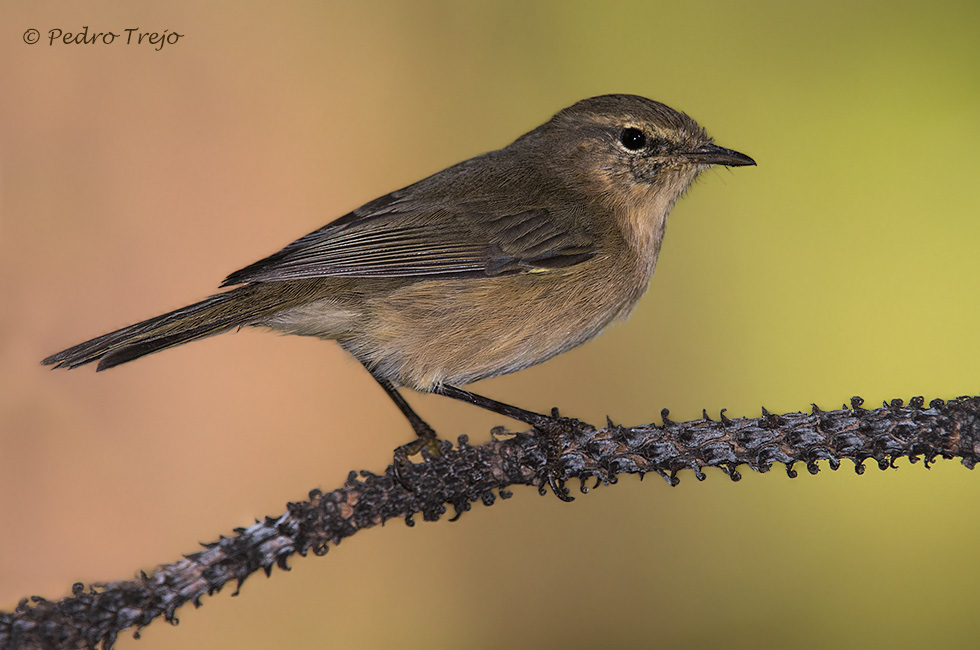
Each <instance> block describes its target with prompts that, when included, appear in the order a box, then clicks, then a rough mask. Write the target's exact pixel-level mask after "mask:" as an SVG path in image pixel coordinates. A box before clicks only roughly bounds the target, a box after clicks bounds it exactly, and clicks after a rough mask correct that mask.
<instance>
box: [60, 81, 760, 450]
mask: <svg viewBox="0 0 980 650" xmlns="http://www.w3.org/2000/svg"><path fill="white" fill-rule="evenodd" d="M754 164H755V162H754V161H753V160H752V159H751V158H749V157H748V156H745V155H743V154H741V153H738V152H736V151H732V150H731V149H725V148H722V147H719V146H717V145H715V144H713V143H712V140H711V138H709V137H708V135H707V134H706V133H705V131H704V129H702V128H701V127H700V126H698V124H697V123H696V122H695V121H694V120H692V119H691V118H690V117H688V116H687V115H685V114H683V113H678V112H677V111H674V110H672V109H670V108H668V107H667V106H665V105H663V104H661V103H658V102H655V101H652V100H649V99H645V98H643V97H637V96H633V95H605V96H601V97H593V98H591V99H585V100H582V101H580V102H578V103H577V104H575V105H573V106H571V107H569V108H566V109H565V110H563V111H561V112H559V113H557V114H556V115H555V116H554V117H552V118H551V119H550V120H548V121H547V122H545V123H544V124H542V125H541V126H539V127H538V128H536V129H534V130H533V131H531V132H530V133H527V134H525V135H523V136H521V137H520V138H518V139H517V140H515V141H514V142H513V143H511V144H510V145H509V146H507V147H504V148H503V149H500V150H498V151H491V152H490V153H485V154H483V155H481V156H477V157H475V158H471V159H470V160H467V161H464V162H461V163H459V164H457V165H453V166H452V167H449V168H448V169H444V170H443V171H441V172H438V173H437V174H434V175H432V176H430V177H428V178H426V179H424V180H421V181H419V182H417V183H415V184H414V185H410V186H408V187H406V188H404V189H401V190H397V191H394V192H392V193H391V194H388V195H386V196H383V197H381V198H379V199H376V200H374V201H371V202H370V203H367V204H365V205H363V206H361V207H360V208H358V209H356V210H354V211H353V212H351V213H350V214H347V215H345V216H343V217H341V218H339V219H337V220H335V221H333V222H331V223H329V224H327V225H326V226H324V227H323V228H321V229H319V230H317V231H315V232H312V233H310V234H308V235H306V236H305V237H303V238H301V239H298V240H296V241H295V242H293V243H292V244H290V245H288V246H286V247H285V248H284V249H282V250H281V251H279V252H278V253H275V254H274V255H271V256H269V257H267V258H265V259H263V260H260V261H258V262H256V263H254V264H252V265H250V266H247V267H245V268H244V269H242V270H240V271H236V272H235V273H232V274H231V275H230V276H228V278H227V279H225V281H224V283H223V284H222V286H223V287H227V286H233V285H238V286H237V287H236V288H234V289H231V290H229V291H226V292H224V293H219V294H216V295H214V296H211V297H210V298H207V299H205V300H202V301H201V302H198V303H195V304H193V305H190V306H188V307H184V308H183V309H178V310H176V311H172V312H170V313H168V314H164V315H162V316H157V317H156V318H151V319H149V320H146V321H143V322H142V323H137V324H136V325H131V326H129V327H125V328H123V329H120V330H117V331H115V332H111V333H109V334H105V335H103V336H100V337H98V338H95V339H92V340H91V341H87V342H85V343H81V344H79V345H76V346H74V347H71V348H68V349H67V350H64V351H63V352H59V353H57V354H54V355H52V356H50V357H48V358H47V359H45V360H44V361H43V363H45V364H49V365H54V366H56V367H65V368H75V367H76V366H81V365H85V364H87V363H91V362H93V361H98V362H99V365H98V370H106V369H108V368H112V367H113V366H117V365H119V364H121V363H126V362H128V361H132V360H133V359H137V358H139V357H142V356H144V355H147V354H150V353H151V352H157V351H159V350H164V349H166V348H170V347H173V346H175V345H180V344H182V343H187V342H188V341H193V340H196V339H200V338H204V337H206V336H211V335H212V334H219V333H221V332H227V331H230V330H234V329H238V328H240V327H243V326H246V325H251V326H261V327H268V328H271V329H274V330H278V331H281V332H286V333H289V334H299V335H302V336H316V337H319V338H323V339H335V340H336V341H338V342H339V343H340V345H341V346H343V348H344V349H345V350H347V351H348V352H349V353H350V354H352V355H353V356H354V357H355V358H356V359H357V360H358V361H360V362H361V363H362V364H363V365H364V367H365V368H367V370H368V372H370V373H371V375H372V376H373V377H374V378H375V379H376V380H377V381H378V383H380V384H381V386H382V387H383V388H384V389H385V391H386V392H387V393H388V395H389V396H390V397H391V398H392V399H393V400H394V401H395V403H396V404H397V405H398V407H399V408H400V409H401V411H402V412H403V413H404V414H405V416H406V417H407V418H408V420H409V422H411V424H412V426H413V428H414V429H415V432H416V433H417V434H418V436H419V439H418V441H417V442H416V443H413V445H406V446H405V448H409V447H411V451H414V450H416V449H418V448H419V447H420V446H422V445H423V444H431V441H432V440H433V439H434V437H435V434H434V433H433V431H432V429H431V428H429V426H428V425H427V424H426V423H425V422H424V421H423V420H422V419H421V418H420V417H419V416H418V415H416V414H415V412H414V411H413V410H412V409H411V407H410V406H409V405H408V403H407V402H406V401H405V400H404V398H403V397H402V396H401V395H400V394H399V393H398V392H397V390H396V387H400V386H404V387H408V388H411V389H414V390H416V391H420V392H435V393H439V394H442V395H446V396H449V397H454V398H456V399H462V400H465V401H468V402H470V403H473V404H477V405H479V406H482V407H484V408H489V409H491V410H494V411H497V412H499V413H502V414H504V415H507V416H510V417H515V418H517V419H520V420H523V421H525V422H527V423H529V424H532V425H534V426H536V427H538V428H547V426H548V424H549V422H552V420H551V418H548V417H547V416H544V415H540V414H537V413H532V412H530V411H524V410H523V409H519V408H516V407H512V406H509V405H506V404H502V403H500V402H495V401H493V400H490V399H487V398H484V397H481V396H479V395H475V394H473V393H470V392H468V391H464V390H462V389H460V388H458V386H460V385H462V384H468V383H470V382H474V381H477V380H479V379H486V378H488V377H496V376H497V375H503V374H506V373H509V372H514V371H517V370H521V369H523V368H527V367H528V366H531V365H534V364H536V363H541V362H542V361H546V360H548V359H550V358H552V357H554V356H555V355H557V354H561V353H562V352H565V351H567V350H570V349H571V348H574V347H575V346H577V345H581V344H582V343H585V342H586V341H588V340H590V339H592V338H594V337H595V336H597V335H598V334H599V333H600V332H602V330H603V329H604V328H605V327H606V326H607V325H609V324H610V323H611V322H613V321H615V320H620V319H624V318H626V317H627V316H629V314H630V312H632V311H633V308H634V307H635V306H636V303H637V301H638V300H639V299H640V297H641V296H642V295H643V293H644V292H645V291H646V289H647V285H648V284H649V282H650V277H651V276H652V275H653V270H654V266H655V265H656V262H657V255H658V253H659V252H660V244H661V241H662V240H663V237H664V227H665V224H666V221H667V214H668V213H669V212H670V209H671V207H673V205H674V202H675V201H676V200H677V199H678V198H679V197H680V196H681V194H683V193H684V191H685V190H686V189H687V187H688V186H689V185H690V184H691V182H692V181H693V180H694V179H695V178H696V177H697V175H698V174H699V173H700V172H702V171H704V170H705V169H707V168H708V167H710V166H711V165H727V166H740V165H754Z"/></svg>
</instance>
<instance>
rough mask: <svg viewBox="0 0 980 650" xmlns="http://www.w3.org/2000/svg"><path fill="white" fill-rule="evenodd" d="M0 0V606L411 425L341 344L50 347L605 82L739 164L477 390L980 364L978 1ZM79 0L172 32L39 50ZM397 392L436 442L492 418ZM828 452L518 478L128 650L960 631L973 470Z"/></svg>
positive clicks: (960, 368) (266, 249)
mask: <svg viewBox="0 0 980 650" xmlns="http://www.w3.org/2000/svg"><path fill="white" fill-rule="evenodd" d="M6 5H7V6H5V7H4V15H5V18H4V21H3V22H4V29H3V30H2V32H0V87H2V88H3V93H2V97H0V147H2V150H0V153H2V161H0V162H2V174H3V195H2V210H3V212H2V221H0V291H2V293H0V296H2V298H3V308H2V309H0V519H2V520H3V521H4V522H5V523H4V525H3V526H0V608H2V609H5V610H9V609H10V608H12V607H13V606H14V605H15V604H16V602H17V600H18V599H20V598H21V597H23V596H27V595H30V594H34V593H37V594H41V595H43V596H46V597H49V598H57V597H61V596H64V595H65V594H67V593H68V591H69V587H70V585H71V583H72V582H74V581H76V580H79V581H84V582H86V583H88V582H93V581H102V580H117V579H126V578H128V577H131V576H132V575H133V574H134V573H135V572H136V571H137V570H139V569H141V568H142V569H146V570H149V569H151V568H152V567H153V566H154V565H155V564H157V563H161V562H171V561H175V560H177V559H179V558H180V556H181V554H182V553H187V552H191V551H193V550H195V548H196V543H197V542H198V541H199V540H200V541H207V540H212V539H215V538H216V537H217V536H218V534H220V533H229V532H230V531H231V529H232V528H233V527H235V526H240V525H247V524H249V523H250V522H251V521H252V520H253V518H254V517H256V516H263V515H266V514H278V513H280V512H282V511H283V510H284V506H285V503H286V502H287V501H294V500H300V499H302V498H304V496H305V495H306V493H307V492H308V491H309V490H310V489H311V488H314V487H321V488H324V489H330V488H333V487H335V486H338V485H340V484H341V483H342V482H343V480H344V477H345V476H346V474H347V472H348V471H349V470H351V469H360V468H364V469H370V470H374V471H380V470H382V469H383V468H384V466H385V465H386V464H387V462H388V461H389V459H390V453H391V449H392V448H393V447H395V446H396V445H398V444H401V443H403V442H405V441H407V440H408V437H409V435H410V434H409V430H408V428H407V427H406V425H405V424H404V422H403V421H402V420H401V419H400V416H399V414H398V412H397V411H396V410H395V408H394V407H393V406H392V405H391V404H390V403H389V402H388V401H387V399H386V398H385V396H384V395H383V393H381V391H380V389H378V388H377V386H376V385H375V384H374V382H373V381H372V380H371V378H370V377H369V376H368V375H367V374H366V373H365V372H364V371H363V370H362V369H361V368H360V367H359V366H358V365H357V364H356V363H354V362H352V361H351V360H349V359H348V358H346V357H345V356H344V354H343V353H342V351H340V350H339V348H338V347H337V346H336V345H335V344H332V343H323V342H319V341H314V340H304V339H300V338H297V337H286V338H282V337H276V336H270V335H269V334H267V333H262V332H258V331H248V332H242V333H240V334H237V335H235V336H223V337H218V338H215V339H211V340H209V341H207V342H202V343H195V344H193V345H189V346H185V347H182V348H179V349H176V350H173V351H170V352H168V353H166V354H162V355H157V356H154V357H151V358H148V359H146V360H143V361H141V362H139V363H136V364H133V365H131V366H126V367H124V368H119V369H117V370H114V371H112V372H108V373H101V374H99V375H96V374H95V373H93V372H91V371H89V370H88V369H84V370H79V371H76V372H73V373H52V372H49V371H48V370H47V369H43V368H41V367H40V366H39V365H38V363H37V362H38V360H39V359H41V358H42V357H44V356H46V355H48V354H50V353H52V352H55V351H57V350H59V349H61V348H63V347H65V346H67V345H70V344H73V343H76V342H79V341H80V340H83V339H85V338H89V337H91V336H95V335H98V334H101V333H103V332H105V331H108V330H109V329H112V328H115V327H118V326H122V325H126V324H128V323H130V322H133V321H135V320H139V319H142V318H145V317H148V316H151V315H155V314H157V313H160V312H163V311H165V310H169V309H173V308H176V307H179V306H181V305H183V304H186V303H188V302H191V301H194V300H197V299H199V298H201V297H203V296H205V295H208V294H209V293H210V292H212V291H213V290H214V289H215V288H216V286H217V284H218V282H219V281H220V280H221V279H222V278H223V277H224V276H225V275H226V274H227V273H228V272H230V271H232V270H235V269H238V268H240V267H242V266H244V265H246V264H248V263H250V262H252V261H254V260H256V259H258V258H260V257H263V256H265V255H267V254H269V253H271V252H274V251H275V250H278V248H279V247H280V246H282V245H284V244H286V243H288V242H290V241H292V240H293V239H294V238H296V237H298V236H300V235H302V234H305V233H306V232H308V231H310V230H313V229H315V228H317V227H319V226H320V225H322V224H323V223H326V222H327V221H329V220H331V219H333V218H334V217H336V216H339V215H341V214H343V213H344V212H346V211H348V210H350V209H352V208H354V207H356V206H357V205H359V204H361V203H364V202H366V201H367V200H369V199H372V198H374V197H376V196H378V195H381V194H383V193H386V192H388V191H390V190H392V189H395V188H397V187H401V186H403V185H406V184H408V183H410V182H412V181H415V180H417V179H419V178H421V177H423V176H425V175H427V174H430V173H432V172H435V171H437V170H439V169H441V168H443V167H445V166H447V165H449V164H452V163H454V162H457V161H459V160H462V159H464V158H467V157H470V156H472V155H475V154H478V153H481V152H483V151H486V150H488V149H493V148H497V147H500V146H503V145H505V144H507V143H508V142H510V141H511V140H513V139H514V138H515V137H517V136H518V135H520V134H521V133H523V132H525V131H527V130H529V129H530V128H532V127H534V126H536V125H537V124H539V123H541V122H543V121H544V120H546V119H547V118H548V117H549V116H550V115H551V114H552V113H554V112H555V111H557V110H559V109H561V108H563V107H564V106H567V105H569V104H571V103H573V102H574V101H576V100H578V99H581V98H583V97H587V96H591V95H596V94H602V93H607V92H626V93H636V94H641V95H645V96H648V97H651V98H654V99H658V100H660V101H663V102H665V103H667V104H668V105H670V106H672V107H674V108H677V109H679V110H683V111H685V112H687V113H689V114H690V115H691V116H692V117H694V118H695V119H697V120H698V121H699V122H700V123H701V124H702V125H704V126H705V127H706V128H707V129H708V131H709V132H710V133H711V134H712V135H713V136H714V137H715V139H716V141H717V142H718V143H720V144H722V145H724V146H727V147H731V148H734V149H737V150H739V151H743V152H745V153H746V154H749V155H751V156H752V157H754V158H755V159H756V160H757V161H758V163H759V166H758V167H757V168H739V169H733V170H726V169H719V170H714V171H710V172H708V173H706V174H704V175H703V176H702V178H701V179H700V181H699V182H698V183H697V184H696V186H695V187H693V188H692V190H691V191H690V193H689V194H688V196H687V197H686V198H684V199H683V200H681V201H680V202H679V203H678V205H677V206H676V208H675V209H674V211H673V213H672V216H671V219H670V223H669V226H668V233H667V237H666V241H665V244H664V248H663V253H662V255H661V258H660V263H659V266H658V270H657V274H656V276H655V277H654V280H653V283H652V285H651V288H650V291H649V293H648V295H647V296H646V297H645V298H644V300H643V301H642V302H641V304H640V306H639V308H638V309H637V311H636V312H635V313H634V315H633V317H632V319H631V320H630V321H629V322H628V323H627V324H625V325H619V326H616V327H613V328H611V329H610V330H609V331H608V332H607V333H606V334H604V335H603V336H602V337H601V338H600V339H598V340H597V341H595V342H593V343H590V344H589V345H587V346H584V347H582V348H579V349H576V350H574V351H572V352H570V353H568V354H566V355H563V356H561V357H559V358H557V359H555V360H553V361H550V362H548V363H546V364H543V365H541V366H537V367H535V368H532V369H529V370H527V371H524V372H521V373H518V374H515V375H511V376H507V377H502V378H498V379H495V380H492V381H487V382H483V383H481V384H477V385H475V386H474V389H475V390H477V391H478V392H483V393H486V394H488V395H490V396H492V397H495V398H497V399H501V400H504V401H510V402H514V403H517V404H519V405H521V406H523V407H526V408H530V409H535V410H539V411H540V410H545V409H548V408H550V407H551V406H554V405H558V406H560V407H561V408H562V411H563V412H564V413H568V414H572V415H575V416H576V417H579V418H582V419H585V420H589V421H592V422H594V423H601V422H603V421H604V417H605V416H606V415H607V414H608V415H609V416H611V417H612V418H613V419H614V420H615V421H617V422H622V423H625V424H641V423H645V422H649V421H651V420H658V421H659V412H660V409H661V408H663V407H669V408H670V410H671V417H672V419H676V420H683V419H691V418H695V417H698V416H699V415H700V413H701V409H702V408H707V409H708V411H709V413H712V414H716V413H717V412H718V411H719V409H721V408H727V409H728V411H727V414H728V415H729V416H730V417H737V416H758V415H759V412H760V405H765V406H766V408H768V409H769V410H770V411H774V412H780V411H788V410H807V409H809V405H810V404H811V403H812V402H815V403H817V404H818V405H819V406H821V407H822V408H824V409H831V408H837V407H839V406H840V404H841V403H843V402H845V401H847V400H848V399H849V398H850V397H851V396H852V395H861V396H863V397H864V398H865V399H866V400H867V404H866V405H870V406H874V405H875V404H877V403H880V402H881V400H883V399H891V398H894V397H902V398H905V399H906V400H907V399H908V398H909V397H911V396H913V395H924V396H925V398H926V400H927V401H928V400H930V399H932V398H935V397H941V398H946V399H949V398H953V397H956V396H957V395H961V394H976V393H977V387H978V382H977V369H978V367H980V344H978V342H977V337H976V334H975V333H976V331H977V327H978V325H980V302H978V300H977V297H976V295H977V279H978V277H980V261H978V259H977V254H976V251H977V242H978V241H980V218H978V217H980V190H978V178H980V173H978V172H980V163H978V161H977V158H978V154H980V120H978V116H980V38H978V36H977V34H978V33H980V4H978V3H977V2H975V1H972V2H930V3H910V2H866V3H854V2H820V3H812V4H811V3H786V2H731V1H719V2H707V1H706V2H694V3H677V2H670V3H666V2H664V3H657V2H649V3H633V4H631V3H620V2H604V3H593V2H560V3H559V2H555V3H542V2H509V3H487V4H475V3H472V4H466V5H463V4H462V3H451V2H421V1H420V2H411V3H372V2H363V3H323V2H306V3H285V4H273V3H264V2H261V3H260V2H213V3H197V2H191V1H189V0H187V1H183V2H169V3H118V2H108V1H103V2H94V1H91V2H89V1H86V2H47V3H19V4H15V3H13V2H9V1H8V2H7V3H6ZM84 25H88V26H89V29H90V32H97V31H110V30H111V31H116V32H120V31H121V30H123V29H125V28H128V27H139V28H140V29H141V30H143V31H162V30H163V29H169V30H171V31H177V32H179V33H182V34H184V35H185V36H184V37H183V38H182V39H181V40H180V42H179V43H177V44H173V45H167V46H165V47H164V48H163V49H162V50H161V51H154V50H153V48H152V47H148V46H146V45H143V46H136V45H129V46H126V45H124V44H122V43H121V42H119V41H117V42H116V43H115V44H113V45H112V46H106V45H64V44H61V45H51V46H49V45H48V44H47V40H46V38H47V36H46V32H47V30H49V29H52V28H59V29H62V30H64V31H79V30H80V29H81V27H82V26H84ZM28 28H35V29H38V30H39V31H40V32H41V34H42V40H41V42H39V43H37V44H34V45H28V44H25V43H24V41H23V40H22V34H23V32H24V31H25V30H27V29H28ZM409 398H410V399H411V400H412V401H413V403H415V404H418V405H419V410H420V411H421V412H422V414H423V415H424V416H425V417H427V418H428V419H429V421H430V422H431V423H432V424H433V425H434V426H435V427H436V428H437V429H438V430H439V431H441V432H442V433H443V434H444V435H446V436H447V437H450V438H454V437H455V436H456V435H458V434H460V433H467V434H469V435H470V436H471V438H472V439H475V440H483V439H486V438H487V435H488V434H487V431H488V430H489V428H490V427H491V426H493V425H495V424H500V423H501V419H500V418H499V417H497V416H494V415H492V414H485V413H482V412H479V411H477V410H476V409H473V408H471V407H467V406H465V405H462V404H456V403H449V400H445V399H440V398H437V397H429V396H426V397H420V396H414V395H410V396H409ZM821 465H822V466H823V467H824V471H821V472H820V474H818V475H817V476H810V475H808V474H806V473H805V472H804V473H802V474H801V476H800V477H799V478H797V479H795V480H790V479H788V478H787V477H786V475H785V473H784V472H781V471H773V472H770V473H768V474H764V475H759V474H755V473H752V472H748V471H745V472H743V475H744V478H743V480H742V481H741V482H740V483H732V482H731V481H729V480H728V479H727V478H726V477H725V476H724V475H723V474H722V473H721V472H719V471H709V472H708V480H707V481H705V482H703V483H699V482H698V481H696V480H695V479H694V476H693V475H692V474H691V473H690V472H685V473H683V474H682V475H681V477H682V482H681V484H680V486H679V487H677V488H670V487H668V486H667V485H666V483H664V482H663V481H660V480H658V479H655V478H654V477H650V478H648V479H647V480H645V481H643V482H642V483H641V482H640V481H639V480H638V479H636V478H625V479H624V480H621V481H620V482H619V483H618V484H617V485H615V486H613V487H608V488H607V487H602V488H600V489H598V490H595V491H594V492H592V493H590V494H589V495H585V496H580V497H579V498H578V499H577V500H576V501H575V503H573V504H571V505H568V504H564V503H560V502H559V501H558V500H557V499H555V498H553V497H550V496H549V497H547V498H541V497H539V496H538V495H537V493H536V491H535V490H534V489H530V488H529V489H518V490H515V496H514V498H513V499H510V500H508V501H504V502H498V503H497V504H496V505H495V506H493V507H492V508H484V507H483V506H480V505H476V506H475V507H474V510H473V511H472V512H470V513H467V514H466V515H464V516H463V517H462V519H461V520H460V521H458V522H456V523H449V522H448V521H441V522H439V523H435V524H421V523H420V524H419V525H416V526H415V527H414V528H411V529H410V528H408V527H406V526H404V525H403V524H401V523H400V522H392V523H390V524H389V525H387V526H385V527H384V528H377V529H372V530H368V531H364V532H362V533H361V534H359V535H357V536H356V537H354V538H353V539H351V540H349V541H347V542H345V543H344V544H342V545H341V546H340V547H338V548H335V549H333V550H331V552H330V553H329V554H328V555H327V556H326V557H324V558H307V559H297V560H296V561H295V562H293V566H294V570H293V571H292V572H291V573H289V574H284V573H281V572H276V573H275V574H273V576H272V578H271V579H269V580H266V579H264V578H259V577H255V578H252V580H250V581H249V582H248V583H247V584H246V585H245V587H244V589H243V591H242V593H241V595H239V596H238V597H237V598H231V597H230V591H232V589H228V590H226V591H225V592H224V593H222V594H220V595H218V596H216V597H213V598H208V599H205V603H204V604H205V606H204V608H203V609H201V610H199V611H196V610H193V609H192V608H186V609H184V610H181V612H180V617H181V625H180V626H179V627H177V628H172V627H170V626H168V625H166V624H164V623H155V624H153V625H152V626H150V627H149V628H147V629H146V630H144V633H143V637H144V638H143V640H142V641H140V642H138V644H137V643H135V642H133V641H132V640H131V639H130V638H129V636H128V634H125V633H124V634H123V635H122V637H121V640H120V642H119V644H118V647H120V648H122V649H126V648H134V647H136V648H142V649H143V650H151V649H153V648H174V647H181V648H213V647H241V648H248V647H255V648H259V647H290V648H332V647H360V648H383V647H407V648H423V647H424V648H478V649H480V648H532V647H533V648H559V647H561V648H580V647H593V648H636V647H657V646H663V647H671V648H711V647H727V648H765V647H794V648H843V647H854V648H857V647H891V648H920V647H924V646H932V647H939V648H958V647H963V648H968V647H975V645H976V641H975V636H976V633H975V630H976V623H975V617H976V602H977V589H978V587H977V581H976V575H977V571H978V569H980V555H978V554H977V548H978V546H980V523H978V522H980V519H978V517H977V516H976V513H977V508H978V506H980V490H978V487H977V486H978V481H980V476H978V475H977V474H976V473H974V472H970V471H967V470H966V469H965V468H964V467H962V466H961V465H960V464H958V463H957V462H940V463H938V464H937V465H936V466H934V467H933V468H932V469H931V470H928V471H927V470H925V469H924V468H923V466H922V464H916V465H915V466H910V465H909V463H908V462H907V461H903V462H899V463H898V466H899V467H898V469H897V470H889V471H886V472H879V471H878V470H877V469H874V468H873V467H870V468H869V471H868V472H867V473H866V474H865V475H864V476H860V477H859V476H856V475H855V474H854V472H853V471H852V470H851V469H849V466H848V465H844V466H843V467H842V469H841V470H840V471H838V472H836V473H834V472H831V471H829V470H828V469H827V468H826V463H822V464H821Z"/></svg>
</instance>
